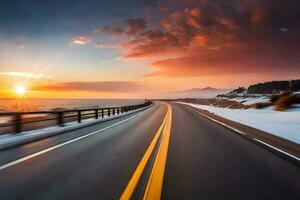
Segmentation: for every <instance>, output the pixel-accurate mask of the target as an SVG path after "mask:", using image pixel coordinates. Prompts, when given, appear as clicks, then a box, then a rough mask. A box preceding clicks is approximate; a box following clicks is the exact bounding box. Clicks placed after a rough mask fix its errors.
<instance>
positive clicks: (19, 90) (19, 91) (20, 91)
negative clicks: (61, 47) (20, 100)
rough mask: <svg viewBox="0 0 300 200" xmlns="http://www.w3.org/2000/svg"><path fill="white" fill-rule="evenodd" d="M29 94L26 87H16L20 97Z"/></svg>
mask: <svg viewBox="0 0 300 200" xmlns="http://www.w3.org/2000/svg"><path fill="white" fill-rule="evenodd" d="M26 92H27V88H26V87H25V86H24V85H17V86H16V87H15V93H16V94H17V95H19V96H23V95H25V94H26Z"/></svg>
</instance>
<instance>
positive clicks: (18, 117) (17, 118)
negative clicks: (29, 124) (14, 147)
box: [14, 113, 22, 133]
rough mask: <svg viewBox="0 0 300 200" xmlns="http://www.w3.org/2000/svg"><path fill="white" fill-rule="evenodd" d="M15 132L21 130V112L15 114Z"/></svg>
mask: <svg viewBox="0 0 300 200" xmlns="http://www.w3.org/2000/svg"><path fill="white" fill-rule="evenodd" d="M14 117H15V119H14V121H15V130H14V131H15V133H21V132H22V114H20V113H18V114H16V115H15V116H14Z"/></svg>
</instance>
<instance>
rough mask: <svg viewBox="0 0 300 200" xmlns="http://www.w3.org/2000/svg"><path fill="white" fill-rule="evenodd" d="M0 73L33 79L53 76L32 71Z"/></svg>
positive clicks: (1, 73)
mask: <svg viewBox="0 0 300 200" xmlns="http://www.w3.org/2000/svg"><path fill="white" fill-rule="evenodd" d="M0 75H4V76H13V77H23V78H33V79H41V78H51V77H50V76H46V75H45V74H36V73H31V72H0Z"/></svg>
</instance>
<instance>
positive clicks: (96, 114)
mask: <svg viewBox="0 0 300 200" xmlns="http://www.w3.org/2000/svg"><path fill="white" fill-rule="evenodd" d="M98 112H99V110H98V109H96V110H95V118H96V119H98V118H99V115H98Z"/></svg>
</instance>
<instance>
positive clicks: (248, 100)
mask: <svg viewBox="0 0 300 200" xmlns="http://www.w3.org/2000/svg"><path fill="white" fill-rule="evenodd" d="M219 99H226V100H229V101H235V102H238V103H242V104H244V105H252V104H256V103H265V102H268V101H269V98H268V97H265V96H258V97H256V96H253V97H243V96H239V97H235V98H228V97H220V98H219Z"/></svg>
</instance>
